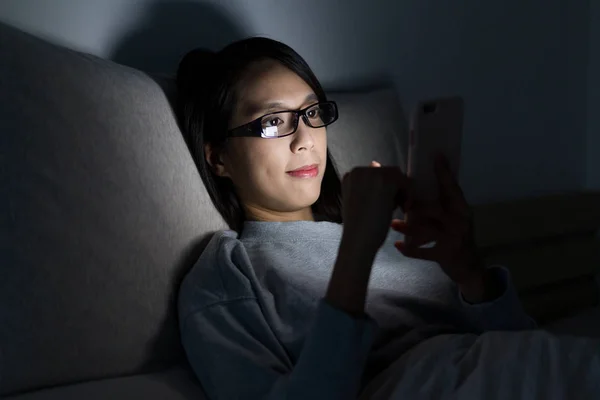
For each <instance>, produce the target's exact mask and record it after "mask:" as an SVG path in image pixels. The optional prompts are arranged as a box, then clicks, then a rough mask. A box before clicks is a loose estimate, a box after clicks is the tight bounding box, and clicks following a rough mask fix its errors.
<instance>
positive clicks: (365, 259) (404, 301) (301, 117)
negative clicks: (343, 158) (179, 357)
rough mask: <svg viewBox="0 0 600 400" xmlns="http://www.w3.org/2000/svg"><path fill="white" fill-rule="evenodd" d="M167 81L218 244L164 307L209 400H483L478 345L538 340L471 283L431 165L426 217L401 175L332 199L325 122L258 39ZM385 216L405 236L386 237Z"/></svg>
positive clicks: (479, 267) (292, 65) (445, 194)
mask: <svg viewBox="0 0 600 400" xmlns="http://www.w3.org/2000/svg"><path fill="white" fill-rule="evenodd" d="M177 80H178V87H179V90H180V94H181V102H180V104H179V116H180V119H181V125H182V128H183V130H184V132H185V133H186V135H187V139H188V142H189V145H190V148H191V150H192V153H193V155H194V158H195V161H196V164H197V166H198V169H199V171H200V174H201V176H202V179H203V180H204V183H205V185H206V188H207V190H208V192H209V194H210V196H211V199H212V201H213V202H214V204H215V206H216V207H217V209H218V211H219V212H220V213H221V215H222V216H223V218H224V219H225V221H226V222H227V223H228V224H229V226H230V227H231V229H232V230H231V231H226V232H220V233H217V234H216V235H215V236H214V237H213V238H212V240H211V242H210V243H209V245H208V247H207V248H206V250H205V251H204V253H203V254H202V256H201V257H200V259H199V260H198V263H197V264H196V266H195V267H194V268H193V269H192V270H191V272H190V273H189V274H188V276H187V277H186V278H185V280H184V282H183V284H182V287H181V291H180V296H179V314H180V326H181V335H182V341H183V345H184V348H185V350H186V353H187V356H188V359H189V361H190V363H191V365H192V367H193V369H194V371H195V373H196V375H197V376H198V378H199V380H200V382H201V383H202V385H203V387H204V389H205V391H206V393H207V394H208V396H209V398H211V399H253V400H254V399H296V398H297V399H351V398H356V397H357V396H358V395H359V394H360V393H362V396H363V397H364V398H367V397H369V398H403V399H406V398H410V399H414V398H419V397H418V396H420V395H422V396H423V398H430V397H432V398H440V396H441V397H442V398H445V396H451V395H467V396H469V395H472V394H473V393H480V392H476V391H477V390H480V386H478V385H481V382H482V379H483V381H484V382H485V379H484V378H481V377H479V378H478V377H476V375H477V373H475V372H473V373H471V372H472V371H470V370H469V369H470V368H472V367H473V365H474V363H476V357H480V356H483V354H484V353H485V349H482V350H481V352H477V351H475V350H473V348H474V347H476V345H477V344H478V343H479V342H478V341H479V340H480V339H479V338H480V337H479V336H478V335H477V334H478V333H481V332H485V331H490V330H525V329H532V328H534V327H535V323H534V322H533V321H532V320H531V318H529V317H528V316H527V315H526V314H525V313H524V311H523V309H522V307H521V305H520V303H519V301H518V299H517V296H516V295H515V291H514V288H513V287H512V285H511V283H510V279H509V275H508V272H507V271H506V270H505V269H503V268H500V267H494V268H484V266H483V264H482V262H481V260H480V258H479V257H478V255H477V249H476V246H475V244H474V240H473V232H472V228H471V227H472V224H471V220H470V213H469V207H468V204H467V203H466V201H465V199H464V197H463V195H462V192H461V190H460V188H459V186H458V185H457V183H456V182H455V181H454V180H453V178H452V175H451V174H450V173H449V170H448V168H447V166H446V163H445V162H444V159H443V158H440V159H438V160H437V161H436V168H437V172H438V175H439V178H440V188H441V193H442V195H441V197H440V206H437V207H432V206H430V207H425V206H423V205H420V204H415V202H414V201H412V198H411V195H410V193H411V191H410V182H409V180H408V178H407V177H406V176H405V175H404V174H403V173H402V171H401V170H400V169H398V168H396V167H382V166H380V165H379V164H378V163H376V162H373V163H372V164H371V166H368V167H361V168H355V169H353V170H352V171H351V172H350V173H349V174H347V175H346V176H345V177H344V179H343V183H340V180H339V178H338V176H337V173H336V170H335V166H334V164H333V160H332V158H331V155H330V154H329V152H328V150H327V131H326V126H328V125H329V124H331V123H334V122H335V121H336V119H337V117H338V112H337V107H336V105H335V103H334V102H332V101H329V100H328V99H327V97H326V95H325V92H324V91H323V89H322V87H321V85H320V84H319V82H318V81H317V79H316V77H315V75H314V74H313V73H312V71H311V70H310V68H309V67H308V65H307V64H306V62H305V61H304V60H303V59H302V58H301V57H300V56H299V55H298V54H297V53H296V52H294V51H293V50H292V49H291V48H289V47H287V46H285V45H284V44H282V43H279V42H276V41H273V40H269V39H264V38H253V39H248V40H243V41H240V42H237V43H234V44H231V45H229V46H227V47H226V48H225V49H223V50H222V51H220V52H218V53H216V54H213V53H208V52H204V51H200V50H196V51H192V52H190V53H189V54H187V55H186V57H184V59H183V60H182V62H181V64H180V68H179V71H178V76H177ZM397 207H402V208H403V209H404V211H410V212H411V213H413V216H415V219H414V220H413V221H414V222H413V223H411V226H408V225H407V224H406V223H405V222H404V221H401V220H394V221H392V214H393V212H394V210H395V209H396V208H397ZM342 221H343V225H342V224H341V223H342ZM390 225H391V227H392V228H393V229H392V230H391V231H390V230H389V228H390ZM407 233H410V234H411V236H412V238H413V240H412V241H411V245H410V246H408V245H406V244H405V242H404V241H403V235H404V234H407ZM432 242H435V245H434V246H431V245H429V246H422V245H425V244H428V243H432ZM505 335H509V334H508V333H506V334H505ZM490 340H491V341H493V338H492V339H490ZM488 342H489V341H488ZM480 347H482V348H483V347H485V346H483V345H481V346H480ZM488 351H489V350H488ZM413 366H414V368H413ZM481 370H482V371H484V372H485V368H481ZM478 371H479V370H478ZM488 372H489V371H488ZM492 373H493V372H492ZM473 376H475V378H472V377H473ZM517 378H518V377H515V379H517ZM473 379H475V381H474V380H473ZM461 385H462V386H461ZM461 388H462V389H461ZM465 388H466V389H465ZM461 390H462V392H461ZM465 390H467V391H465ZM473 390H475V392H473ZM497 390H499V391H497V394H498V393H500V395H501V390H502V388H500V389H497ZM511 393H512V394H514V393H516V392H515V391H514V390H513V392H511ZM540 393H541V392H540ZM480 394H482V395H485V393H480ZM407 396H410V397H407Z"/></svg>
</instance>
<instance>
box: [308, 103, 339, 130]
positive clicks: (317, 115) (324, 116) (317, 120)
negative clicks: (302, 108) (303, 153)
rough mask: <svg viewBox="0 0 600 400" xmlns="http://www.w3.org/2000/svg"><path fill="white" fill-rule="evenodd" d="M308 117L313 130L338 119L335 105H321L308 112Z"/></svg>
mask: <svg viewBox="0 0 600 400" xmlns="http://www.w3.org/2000/svg"><path fill="white" fill-rule="evenodd" d="M306 116H307V117H308V121H309V122H310V125H311V126H312V127H313V128H320V127H322V126H326V125H329V124H331V123H332V122H334V121H335V120H336V119H337V110H336V108H335V105H334V104H333V103H319V104H315V105H314V106H313V107H311V108H309V109H308V110H306Z"/></svg>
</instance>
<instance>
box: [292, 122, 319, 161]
mask: <svg viewBox="0 0 600 400" xmlns="http://www.w3.org/2000/svg"><path fill="white" fill-rule="evenodd" d="M312 131H314V129H313V128H311V127H309V126H308V125H306V122H305V121H304V119H303V118H300V121H298V129H296V132H295V133H294V134H293V135H292V137H293V140H292V143H291V149H292V152H294V153H297V152H299V151H303V150H312V149H313V147H315V141H314V138H313V136H312Z"/></svg>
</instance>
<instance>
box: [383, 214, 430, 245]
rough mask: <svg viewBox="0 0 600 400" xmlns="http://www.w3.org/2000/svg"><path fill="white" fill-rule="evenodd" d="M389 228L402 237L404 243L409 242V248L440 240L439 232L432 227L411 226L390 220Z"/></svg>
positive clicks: (396, 220)
mask: <svg viewBox="0 0 600 400" xmlns="http://www.w3.org/2000/svg"><path fill="white" fill-rule="evenodd" d="M391 228H392V229H393V230H395V231H397V232H400V233H402V234H403V235H404V238H405V241H407V242H408V241H410V245H411V246H416V247H420V246H423V245H424V244H427V243H431V242H435V241H437V240H440V238H441V232H440V231H439V230H437V229H436V228H435V227H433V226H427V225H417V226H411V225H409V224H408V223H406V221H403V220H401V219H394V220H392V224H391Z"/></svg>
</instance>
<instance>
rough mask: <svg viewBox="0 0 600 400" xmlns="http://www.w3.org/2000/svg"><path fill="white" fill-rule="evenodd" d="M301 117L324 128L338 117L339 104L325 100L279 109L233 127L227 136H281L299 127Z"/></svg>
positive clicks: (270, 137)
mask: <svg viewBox="0 0 600 400" xmlns="http://www.w3.org/2000/svg"><path fill="white" fill-rule="evenodd" d="M300 117H302V120H303V121H304V123H305V124H306V125H308V126H310V127H311V128H322V127H324V126H327V125H330V124H332V123H334V122H335V121H336V120H337V119H338V109H337V104H335V102H334V101H325V102H321V103H317V104H313V105H311V106H308V107H306V108H304V109H302V110H298V111H292V110H290V111H278V112H274V113H271V114H267V115H263V116H262V117H260V118H257V119H255V120H254V121H251V122H248V123H247V124H244V125H242V126H238V127H237V128H233V129H231V130H230V131H229V132H228V133H227V137H259V138H265V139H272V138H281V137H284V136H288V135H291V134H292V133H294V132H296V130H297V129H298V122H299V121H300Z"/></svg>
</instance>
